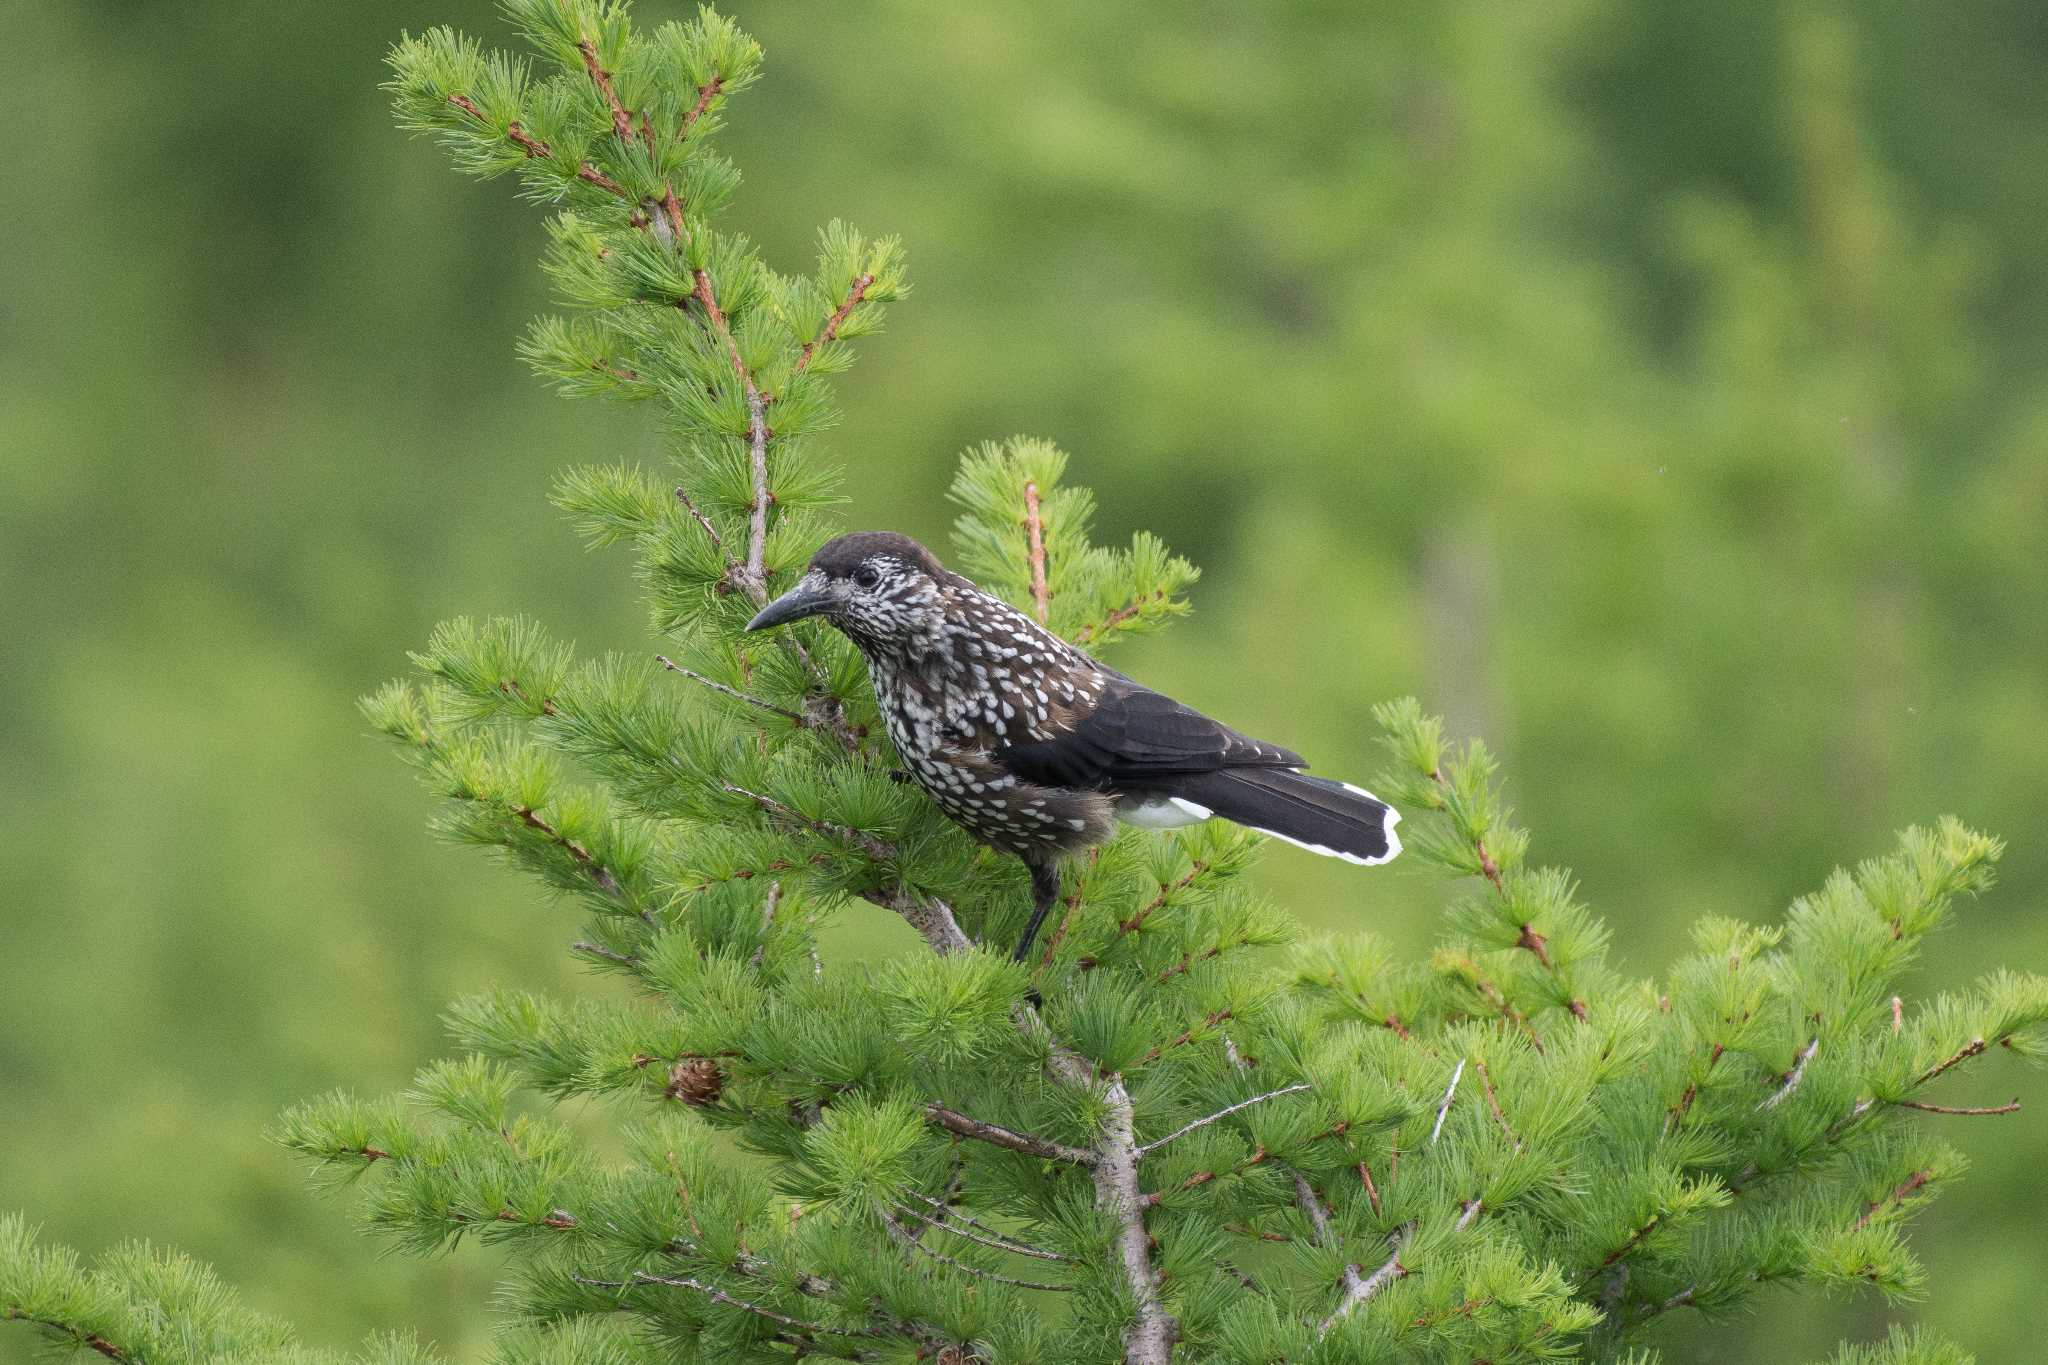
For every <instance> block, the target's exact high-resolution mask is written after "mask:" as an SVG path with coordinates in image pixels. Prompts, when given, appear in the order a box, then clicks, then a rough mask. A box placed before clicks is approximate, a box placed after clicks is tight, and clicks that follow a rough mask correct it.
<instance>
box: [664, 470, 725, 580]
mask: <svg viewBox="0 0 2048 1365" xmlns="http://www.w3.org/2000/svg"><path fill="white" fill-rule="evenodd" d="M676 501H677V502H679V503H681V504H682V505H683V506H684V507H685V508H687V509H688V510H689V513H690V515H691V516H693V517H695V518H696V519H697V524H698V525H699V526H701V527H703V528H704V534H705V535H707V536H709V537H711V543H712V544H713V545H715V546H717V547H718V552H719V553H720V554H724V553H725V537H724V536H721V535H720V534H718V528H717V527H716V526H713V525H712V524H711V518H709V517H707V516H705V515H704V513H703V512H702V511H700V510H698V507H697V504H696V503H694V502H692V501H690V493H689V490H688V489H685V488H682V487H680V486H679V487H678V488H677V489H676ZM734 562H735V561H734V560H733V559H732V558H731V557H730V556H727V558H726V563H727V564H729V565H730V564H732V563H734Z"/></svg>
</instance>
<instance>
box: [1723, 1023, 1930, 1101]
mask: <svg viewBox="0 0 2048 1365" xmlns="http://www.w3.org/2000/svg"><path fill="white" fill-rule="evenodd" d="M1818 1051H1820V1035H1819V1034H1815V1035H1814V1036H1813V1038H1812V1039H1811V1040H1810V1041H1809V1042H1808V1043H1807V1044H1806V1046H1805V1047H1803V1048H1801V1049H1800V1050H1799V1055H1798V1057H1796V1058H1794V1059H1793V1062H1792V1069H1791V1070H1790V1071H1788V1072H1786V1073H1785V1077H1784V1080H1783V1082H1782V1083H1781V1084H1780V1085H1779V1086H1778V1088H1777V1089H1776V1090H1774V1091H1772V1092H1771V1094H1770V1097H1769V1098H1767V1099H1766V1100H1764V1102H1763V1103H1762V1104H1759V1105H1758V1106H1757V1109H1758V1110H1759V1111H1762V1110H1765V1109H1776V1108H1777V1107H1778V1106H1779V1105H1781V1104H1783V1103H1784V1102H1785V1101H1786V1100H1787V1099H1789V1098H1791V1095H1792V1092H1793V1091H1795V1090H1797V1089H1798V1088H1799V1083H1800V1082H1801V1081H1803V1080H1805V1079H1806V1064H1807V1063H1808V1062H1810V1061H1812V1060H1813V1054H1814V1053H1816V1052H1818ZM1922 1079H1923V1080H1924V1079H1925V1077H1922Z"/></svg>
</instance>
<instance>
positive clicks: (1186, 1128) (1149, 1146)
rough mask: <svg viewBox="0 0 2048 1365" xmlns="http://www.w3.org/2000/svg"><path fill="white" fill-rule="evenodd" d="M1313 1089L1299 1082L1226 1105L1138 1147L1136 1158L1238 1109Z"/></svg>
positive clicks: (1148, 1153) (1305, 1083) (1228, 1115)
mask: <svg viewBox="0 0 2048 1365" xmlns="http://www.w3.org/2000/svg"><path fill="white" fill-rule="evenodd" d="M1314 1088H1315V1087H1313V1086H1311V1085H1310V1084H1309V1083H1308V1082H1307V1081H1300V1082H1297V1083H1296V1084H1294V1085H1285V1086H1282V1087H1280V1089H1278V1090H1268V1091H1267V1092H1266V1093H1265V1094H1263V1095H1254V1096H1252V1097H1251V1098H1250V1099H1248V1100H1239V1101H1238V1102H1237V1103H1236V1104H1233V1105H1228V1106H1226V1107H1224V1108H1222V1109H1218V1110H1217V1111H1216V1112H1215V1113H1213V1114H1210V1115H1208V1116H1207V1117H1204V1118H1199V1119H1196V1120H1195V1121H1194V1122H1193V1123H1189V1124H1185V1125H1183V1126H1181V1127H1179V1128H1176V1129H1174V1130H1173V1131H1172V1132H1171V1133H1168V1134H1167V1135H1166V1136H1165V1137H1163V1138H1160V1139H1159V1140H1157V1141H1156V1142H1148V1143H1146V1144H1145V1145H1144V1146H1143V1147H1140V1148H1139V1149H1138V1151H1137V1157H1138V1159H1139V1160H1140V1161H1142V1160H1144V1159H1145V1158H1146V1157H1147V1156H1150V1155H1151V1154H1152V1153H1153V1152H1156V1151H1158V1150H1159V1149H1160V1148H1161V1147H1164V1146H1165V1145H1166V1144H1167V1143H1169V1142H1172V1141H1173V1140H1174V1139H1175V1138H1182V1137H1186V1136H1187V1135H1188V1134H1189V1133H1192V1132H1194V1131H1195V1130H1196V1129H1197V1128H1206V1127H1207V1126H1208V1125H1210V1124H1212V1123H1214V1122H1216V1120H1218V1119H1222V1118H1228V1117H1230V1115H1232V1114H1235V1113H1236V1112H1237V1111H1238V1110H1240V1109H1249V1108H1251V1107H1252V1106H1253V1105H1255V1104H1264V1103H1265V1102H1266V1101H1267V1100H1277V1099H1279V1098H1280V1097H1281V1096H1282V1095H1298V1094H1300V1093H1301V1092H1302V1091H1304V1090H1312V1089H1314Z"/></svg>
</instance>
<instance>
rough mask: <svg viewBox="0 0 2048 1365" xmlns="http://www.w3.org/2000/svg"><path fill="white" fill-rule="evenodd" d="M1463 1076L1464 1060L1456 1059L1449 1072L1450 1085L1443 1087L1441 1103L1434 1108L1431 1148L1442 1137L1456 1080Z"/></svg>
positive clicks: (1430, 1134) (1456, 1085)
mask: <svg viewBox="0 0 2048 1365" xmlns="http://www.w3.org/2000/svg"><path fill="white" fill-rule="evenodd" d="M1464 1074H1465V1059H1464V1058H1463V1057H1460V1058H1458V1065H1457V1068H1456V1069H1455V1070H1453V1071H1452V1072H1451V1083H1450V1084H1449V1085H1447V1086H1445V1087H1444V1098H1443V1103H1441V1104H1439V1105H1437V1107H1436V1126H1435V1127H1433V1128H1431V1129H1430V1130H1429V1144H1430V1146H1432V1147H1434V1146H1435V1145H1436V1140H1437V1139H1438V1138H1439V1137H1441V1136H1442V1135H1443V1131H1444V1115H1446V1114H1448V1113H1450V1112H1451V1099H1452V1097H1453V1096H1455V1095H1456V1094H1457V1093H1458V1078H1459V1077H1460V1076H1463V1075H1464Z"/></svg>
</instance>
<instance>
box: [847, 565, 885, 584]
mask: <svg viewBox="0 0 2048 1365" xmlns="http://www.w3.org/2000/svg"><path fill="white" fill-rule="evenodd" d="M853 581H854V582H855V583H858V584H859V585H860V586H861V587H863V588H872V587H874V586H875V584H877V583H879V582H881V581H882V571H881V570H880V569H877V568H876V567H875V566H874V565H872V564H863V565H861V566H860V567H859V568H858V569H855V570H854V571H853Z"/></svg>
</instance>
